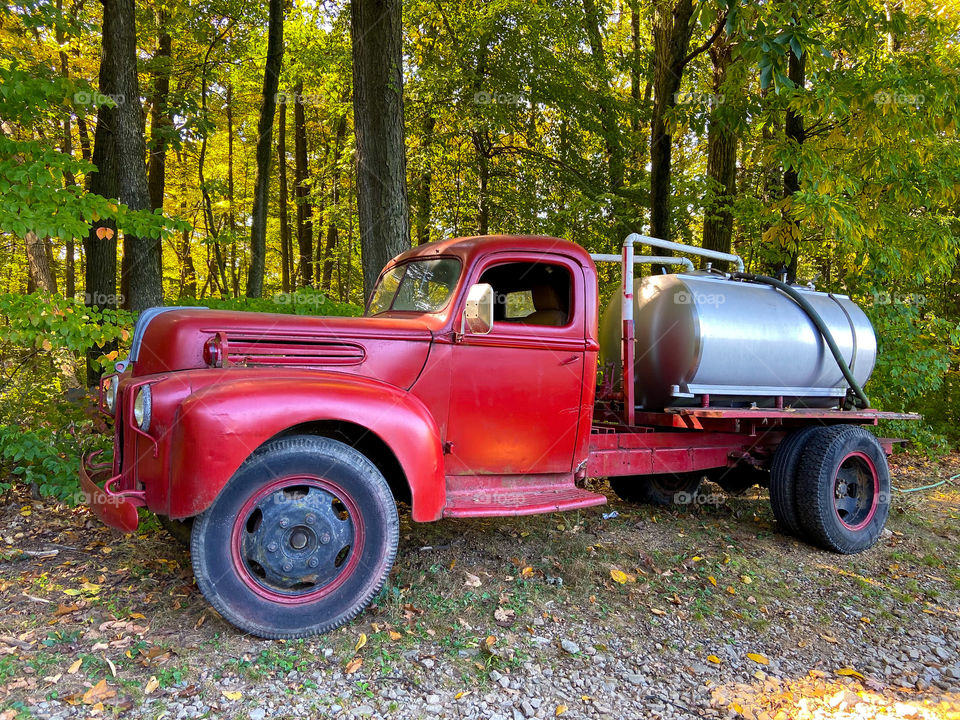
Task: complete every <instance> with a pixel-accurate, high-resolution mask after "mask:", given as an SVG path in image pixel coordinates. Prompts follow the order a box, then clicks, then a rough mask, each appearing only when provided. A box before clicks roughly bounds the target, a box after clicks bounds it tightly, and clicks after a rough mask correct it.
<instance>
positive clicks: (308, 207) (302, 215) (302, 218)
mask: <svg viewBox="0 0 960 720" xmlns="http://www.w3.org/2000/svg"><path fill="white" fill-rule="evenodd" d="M293 146H294V152H293V154H294V158H293V162H294V165H293V176H294V190H293V192H294V196H295V197H296V200H297V247H298V250H299V252H300V283H301V284H302V285H303V287H310V286H311V285H313V205H312V204H311V202H310V171H309V168H308V167H307V119H306V116H305V114H304V111H303V81H302V80H301V81H299V82H298V83H297V84H296V87H295V88H294V101H293Z"/></svg>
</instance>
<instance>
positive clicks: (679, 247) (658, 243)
mask: <svg viewBox="0 0 960 720" xmlns="http://www.w3.org/2000/svg"><path fill="white" fill-rule="evenodd" d="M634 243H640V244H642V245H649V246H650V247H655V248H661V249H663V250H676V251H677V252H684V253H689V254H690V255H699V256H701V257H706V258H712V259H713V260H725V261H726V262H732V263H736V265H737V270H739V271H740V272H743V258H741V257H740V256H739V255H734V254H733V253H722V252H717V251H716V250H705V249H704V248H698V247H693V246H692V245H684V244H683V243H678V242H672V241H670V240H661V239H660V238H652V237H648V236H647V235H640V234H638V233H630V234H629V235H627V237H626V239H625V240H624V241H623V244H624V247H626V245H627V244H629V245H631V246H632V245H633V244H634Z"/></svg>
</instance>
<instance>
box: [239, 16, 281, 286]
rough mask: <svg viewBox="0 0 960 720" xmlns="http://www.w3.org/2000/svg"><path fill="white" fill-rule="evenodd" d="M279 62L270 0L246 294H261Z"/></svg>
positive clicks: (278, 18) (277, 35)
mask: <svg viewBox="0 0 960 720" xmlns="http://www.w3.org/2000/svg"><path fill="white" fill-rule="evenodd" d="M282 64H283V0H270V20H269V26H268V30H267V64H266V67H265V68H264V72H263V103H262V104H261V106H260V120H259V121H258V122H257V180H256V184H255V185H254V190H253V221H252V225H251V229H250V274H249V276H248V278H247V297H255V298H257V297H260V296H261V295H262V294H263V275H264V271H265V269H266V258H267V206H268V203H269V197H268V193H269V190H270V155H271V146H272V144H273V116H274V114H275V113H276V110H277V89H278V88H279V86H280V68H281V66H282Z"/></svg>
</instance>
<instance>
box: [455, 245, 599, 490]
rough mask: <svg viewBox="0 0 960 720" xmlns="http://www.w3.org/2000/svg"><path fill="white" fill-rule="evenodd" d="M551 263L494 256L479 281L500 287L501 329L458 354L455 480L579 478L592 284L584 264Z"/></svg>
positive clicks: (538, 257) (461, 346)
mask: <svg viewBox="0 0 960 720" xmlns="http://www.w3.org/2000/svg"><path fill="white" fill-rule="evenodd" d="M501 257H502V256H501ZM546 258H549V259H546ZM546 258H545V256H544V255H543V254H542V253H541V254H535V255H530V256H525V255H521V254H518V253H511V254H510V255H509V259H499V260H498V259H497V255H493V256H491V257H490V258H487V259H486V261H484V262H483V263H480V264H478V265H477V266H476V267H475V268H474V269H473V272H472V273H471V277H470V279H469V282H470V283H471V284H472V283H478V282H482V283H490V285H492V286H493V289H494V297H495V306H494V323H493V329H492V330H491V331H490V333H489V334H487V335H474V334H468V335H466V336H464V337H463V338H462V340H461V341H460V342H459V343H458V344H456V345H455V346H454V347H453V348H452V355H453V362H452V377H451V397H450V409H449V416H448V417H449V420H448V425H447V437H446V440H447V441H448V442H449V443H452V445H451V447H450V454H449V455H448V456H447V472H448V474H450V475H488V474H496V475H517V474H526V473H559V472H569V471H570V470H571V469H572V464H573V454H574V446H575V444H576V438H577V427H578V423H579V422H580V421H581V412H580V404H581V395H582V392H583V372H584V367H583V364H584V350H585V348H586V343H585V340H584V311H583V307H582V302H583V301H582V297H583V282H584V281H583V274H582V271H581V269H580V267H579V265H577V263H575V262H573V261H572V260H569V259H567V258H565V257H563V256H559V255H548V256H546ZM461 309H462V307H461ZM455 317H459V314H457V315H455ZM591 381H592V374H591Z"/></svg>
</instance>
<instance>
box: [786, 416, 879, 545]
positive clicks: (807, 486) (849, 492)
mask: <svg viewBox="0 0 960 720" xmlns="http://www.w3.org/2000/svg"><path fill="white" fill-rule="evenodd" d="M797 504H798V507H799V516H800V523H801V525H802V526H803V530H804V532H805V534H806V536H807V539H809V540H810V541H811V542H814V543H816V544H817V545H819V546H820V547H823V548H825V549H827V550H832V551H834V552H838V553H844V554H852V553H858V552H861V551H863V550H866V549H867V548H869V547H871V546H872V545H873V544H874V543H875V542H876V541H877V540H878V539H879V537H880V534H881V533H882V532H883V526H884V525H885V524H886V522H887V515H888V514H889V512H890V471H889V469H888V467H887V456H886V454H885V453H884V452H883V448H882V447H881V446H880V443H879V442H878V441H877V438H876V437H875V436H874V435H873V434H872V433H871V432H869V431H867V430H865V429H864V428H861V427H849V426H848V427H846V428H845V429H844V431H842V432H836V433H832V434H829V435H828V434H817V435H815V436H813V437H812V438H811V439H810V441H809V442H808V443H807V446H806V448H805V449H804V451H803V455H802V457H801V459H800V472H799V474H798V477H797Z"/></svg>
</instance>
